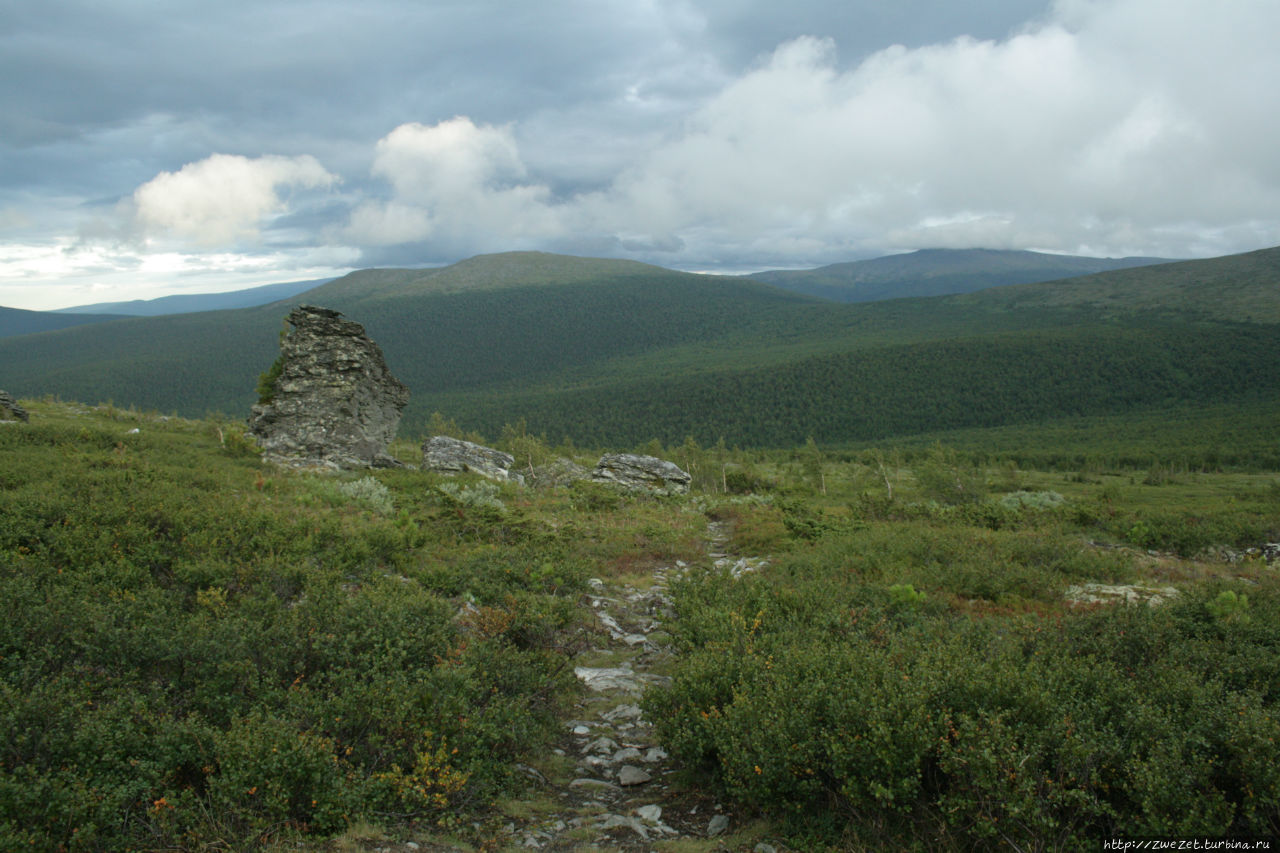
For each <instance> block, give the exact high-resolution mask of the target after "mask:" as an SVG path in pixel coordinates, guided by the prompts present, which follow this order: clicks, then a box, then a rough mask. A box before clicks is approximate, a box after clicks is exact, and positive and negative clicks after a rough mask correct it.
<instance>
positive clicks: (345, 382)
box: [249, 305, 409, 469]
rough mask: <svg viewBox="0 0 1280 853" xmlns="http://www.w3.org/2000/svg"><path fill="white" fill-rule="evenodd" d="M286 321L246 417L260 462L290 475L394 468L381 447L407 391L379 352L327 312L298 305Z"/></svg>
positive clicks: (391, 434)
mask: <svg viewBox="0 0 1280 853" xmlns="http://www.w3.org/2000/svg"><path fill="white" fill-rule="evenodd" d="M288 321H289V324H290V326H291V327H292V328H291V329H290V330H289V332H288V333H287V334H286V335H284V337H283V338H282V339H281V342H280V353H281V356H280V361H279V363H278V368H279V373H278V376H276V378H275V380H274V382H271V383H270V387H269V388H266V389H263V390H264V392H265V393H264V398H263V399H262V400H261V401H260V402H259V403H258V405H256V406H254V407H253V409H252V412H251V414H250V415H249V433H250V434H251V435H252V436H253V437H254V438H255V439H256V440H257V442H258V446H259V447H261V448H262V451H263V457H264V458H265V459H268V460H270V461H273V462H277V463H280V464H284V465H288V466H290V467H296V468H327V469H335V468H394V467H399V466H400V465H401V463H400V462H399V461H398V460H397V459H395V458H394V457H392V456H391V455H390V454H389V453H388V452H387V447H388V446H389V445H390V444H391V441H392V440H393V439H394V438H395V435H396V428H397V427H398V426H399V425H400V413H401V411H402V410H403V409H404V407H405V404H407V403H408V402H409V389H408V388H406V387H405V386H404V384H403V383H401V382H400V380H398V379H396V378H395V377H394V376H392V375H391V371H390V370H389V369H388V368H387V363H386V360H385V359H384V358H383V356H382V350H381V349H379V348H378V345H377V344H375V343H374V342H373V341H371V340H370V339H369V338H368V336H367V335H365V332H364V327H363V326H361V325H360V324H359V323H355V322H352V321H351V320H347V319H345V318H344V317H343V316H342V315H341V314H339V313H338V312H337V311H334V310H332V309H329V308H318V307H316V306H314V305H300V306H298V307H297V308H295V309H293V311H291V312H289V317H288ZM275 369H276V368H274V367H273V371H274V370H275Z"/></svg>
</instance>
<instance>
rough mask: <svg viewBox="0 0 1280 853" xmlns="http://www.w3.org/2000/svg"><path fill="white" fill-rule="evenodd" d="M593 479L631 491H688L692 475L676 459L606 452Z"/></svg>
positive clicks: (594, 472) (653, 492) (669, 493)
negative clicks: (672, 460) (681, 467)
mask: <svg viewBox="0 0 1280 853" xmlns="http://www.w3.org/2000/svg"><path fill="white" fill-rule="evenodd" d="M591 479H592V480H594V481H595V482H597V483H608V484H610V485H614V486H618V487H620V488H622V489H625V490H627V491H629V492H647V493H649V494H656V495H680V494H684V493H686V492H688V491H689V483H690V481H692V479H693V478H692V477H690V476H689V475H688V473H686V472H685V471H682V470H681V469H680V467H679V466H677V465H676V464H675V463H674V462H668V461H667V460H665V459H659V458H658V457H656V456H641V455H638V454H635V453H606V454H605V455H604V456H601V457H600V461H599V462H597V463H596V467H595V470H593V471H592V472H591Z"/></svg>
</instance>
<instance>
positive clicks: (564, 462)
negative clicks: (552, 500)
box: [526, 457, 591, 488]
mask: <svg viewBox="0 0 1280 853" xmlns="http://www.w3.org/2000/svg"><path fill="white" fill-rule="evenodd" d="M590 476H591V469H590V468H584V467H582V466H581V465H579V464H578V463H577V462H574V461H573V460H572V459H565V458H564V457H560V458H559V459H555V460H553V461H551V462H548V463H547V464H546V465H535V466H534V467H533V468H532V469H530V471H529V474H528V477H526V480H527V482H528V484H529V485H530V486H534V487H536V488H554V487H556V486H568V485H570V484H572V483H576V482H577V481H578V480H585V479H587V478H588V477H590Z"/></svg>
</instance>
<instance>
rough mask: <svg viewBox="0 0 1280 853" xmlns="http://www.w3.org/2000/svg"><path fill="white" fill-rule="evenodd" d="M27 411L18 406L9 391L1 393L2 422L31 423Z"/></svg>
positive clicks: (0, 411)
mask: <svg viewBox="0 0 1280 853" xmlns="http://www.w3.org/2000/svg"><path fill="white" fill-rule="evenodd" d="M29 420H31V416H30V415H28V414H27V410H26V409H24V408H22V407H21V406H19V405H18V401H17V400H15V399H13V395H11V394H10V393H9V392H8V391H0V421H24V422H25V421H29Z"/></svg>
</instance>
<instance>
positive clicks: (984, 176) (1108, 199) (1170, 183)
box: [577, 0, 1280, 261]
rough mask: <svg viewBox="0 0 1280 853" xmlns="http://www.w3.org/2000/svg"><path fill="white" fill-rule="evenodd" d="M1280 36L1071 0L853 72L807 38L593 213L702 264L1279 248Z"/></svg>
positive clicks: (1256, 21) (1240, 25) (1141, 6)
mask: <svg viewBox="0 0 1280 853" xmlns="http://www.w3.org/2000/svg"><path fill="white" fill-rule="evenodd" d="M1277 31H1280V5H1278V4H1275V3H1273V2H1269V0H1267V2H1263V1H1262V0H1239V2H1232V3H1225V4H1223V3H1209V2H1205V0H1174V2H1165V0H1159V2H1157V0H1109V2H1091V1H1090V0H1069V2H1062V3H1060V4H1059V6H1057V7H1056V8H1055V12H1054V14H1052V15H1051V16H1050V17H1049V19H1048V20H1046V21H1043V22H1040V23H1037V24H1035V25H1032V26H1029V27H1028V28H1026V29H1024V30H1023V31H1021V32H1018V33H1016V34H1013V35H1011V36H1010V37H1008V38H1006V39H1003V40H999V41H993V40H975V39H972V38H967V37H965V38H959V39H955V40H953V41H950V42H947V43H944V44H937V45H931V46H926V47H921V48H916V49H907V48H903V47H900V46H899V47H891V48H887V49H885V50H882V51H880V52H878V53H875V54H873V55H871V56H869V57H868V58H867V59H865V60H864V61H863V62H861V63H860V64H858V65H857V66H855V67H852V68H848V69H845V68H842V67H841V66H840V63H839V61H838V55H837V47H838V46H837V45H836V44H835V43H834V42H833V41H831V40H828V39H820V38H811V37H805V38H799V39H795V40H792V41H789V42H787V43H785V44H783V45H781V46H780V47H779V48H778V49H777V50H776V51H775V52H774V53H773V54H772V55H771V56H768V57H766V58H765V59H764V60H763V61H762V62H761V63H760V64H759V65H758V66H757V67H755V68H754V69H752V70H750V71H749V72H747V73H746V74H744V75H742V76H741V77H739V78H738V79H737V80H735V81H734V82H732V83H730V84H729V85H727V86H726V87H725V88H723V89H722V90H721V91H720V92H719V93H718V94H716V95H715V96H714V97H713V98H711V99H710V100H709V101H708V102H707V103H706V104H705V105H704V106H703V107H702V108H700V109H699V110H698V111H696V112H695V113H694V114H693V115H692V116H691V117H690V118H689V119H688V120H687V121H686V123H685V125H684V127H683V128H682V129H681V131H680V132H679V133H677V134H675V135H673V136H672V137H671V138H669V139H668V140H667V141H666V142H665V143H663V144H661V145H658V146H656V147H655V148H653V149H652V150H650V151H649V152H648V153H647V154H646V155H645V156H644V157H642V158H640V159H639V160H638V161H637V162H636V163H634V164H633V165H631V166H630V167H629V168H627V169H626V170H624V171H623V172H622V173H620V174H619V175H618V176H617V178H616V179H615V180H614V181H613V182H612V185H611V186H610V187H609V188H608V189H607V190H605V191H603V192H601V193H598V194H596V195H594V196H591V197H583V198H580V199H578V200H577V203H578V205H579V206H581V207H585V208H589V209H590V210H591V211H592V216H590V217H586V219H587V220H588V221H593V222H596V223H606V224H608V225H609V226H610V227H612V228H613V229H615V230H616V231H617V232H618V233H623V232H625V233H627V234H629V235H631V237H632V238H633V239H635V238H637V237H638V238H644V237H648V238H649V239H650V240H652V241H654V242H655V243H659V242H663V241H665V242H667V243H670V244H672V245H677V243H676V242H674V241H672V239H671V238H672V237H673V236H674V237H679V238H681V239H680V240H679V242H678V245H681V246H683V247H685V248H684V249H683V251H684V252H685V253H686V254H687V255H688V256H690V257H702V258H715V257H733V256H739V257H741V256H748V257H750V256H755V257H765V256H768V255H773V256H775V257H778V258H779V259H782V258H784V257H785V256H786V255H788V254H790V255H792V256H793V257H794V259H795V260H799V261H807V260H819V259H822V258H823V257H824V256H825V257H826V258H827V259H831V258H833V257H838V256H840V255H841V254H842V253H846V254H847V253H850V252H855V251H858V250H860V249H895V248H915V247H926V246H977V245H981V246H992V247H1009V248H1025V247H1035V248H1048V249H1059V250H1066V251H1074V250H1083V251H1093V252H1099V253H1122V252H1127V251H1132V250H1136V251H1144V252H1151V253H1155V252H1158V251H1164V252H1169V253H1175V254H1183V253H1187V252H1188V251H1196V250H1200V251H1204V250H1209V251H1214V250H1219V251H1231V250H1232V249H1233V248H1235V246H1234V245H1233V243H1235V244H1236V245H1238V244H1240V243H1243V244H1244V245H1243V247H1244V248H1252V247H1254V246H1256V245H1258V244H1259V243H1263V244H1265V243H1275V242H1280V217H1278V216H1277V214H1276V211H1277V210H1278V209H1280V149H1277V148H1276V147H1275V146H1274V145H1273V144H1270V143H1268V142H1267V140H1275V139H1276V138H1280V110H1274V109H1271V108H1270V105H1271V104H1273V103H1274V101H1275V95H1274V84H1275V81H1277V80H1280V51H1276V50H1274V47H1273V46H1271V45H1270V38H1271V36H1270V35H1269V34H1274V33H1275V32H1277ZM1252 232H1256V233H1252ZM1214 240H1217V244H1216V245H1213V241H1214ZM805 246H810V247H812V250H813V251H812V252H811V253H810V254H809V255H808V256H807V257H806V256H804V255H797V253H798V251H803V247H805Z"/></svg>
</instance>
